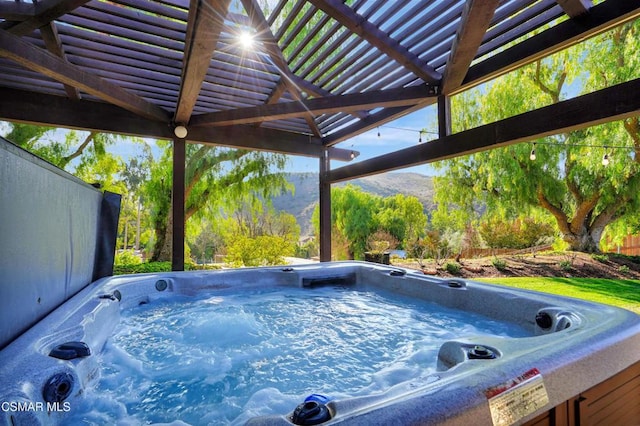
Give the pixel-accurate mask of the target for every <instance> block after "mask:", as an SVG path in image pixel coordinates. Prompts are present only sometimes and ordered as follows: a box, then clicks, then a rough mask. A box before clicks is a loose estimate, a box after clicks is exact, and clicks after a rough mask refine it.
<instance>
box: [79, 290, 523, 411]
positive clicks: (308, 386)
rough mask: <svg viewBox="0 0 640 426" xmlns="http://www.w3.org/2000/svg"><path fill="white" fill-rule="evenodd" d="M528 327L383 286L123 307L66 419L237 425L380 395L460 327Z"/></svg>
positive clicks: (430, 362)
mask: <svg viewBox="0 0 640 426" xmlns="http://www.w3.org/2000/svg"><path fill="white" fill-rule="evenodd" d="M484 334H488V335H493V336H505V337H524V336H530V335H531V333H530V332H528V331H525V330H523V329H521V328H519V327H518V326H516V325H514V324H507V323H502V322H497V321H495V320H492V319H489V318H486V317H483V316H481V315H478V314H474V313H470V312H463V311H457V310H454V309H449V308H446V307H443V306H440V305H437V304H433V303H430V302H425V301H416V300H414V299H409V298H407V297H402V296H399V295H393V294H391V293H384V292H375V293H372V292H364V291H353V290H347V289H341V288H338V289H336V288H316V289H313V290H309V289H295V288H289V289H286V290H277V291H273V290H270V291H268V292H253V293H240V294H225V295H220V294H216V295H211V294H200V295H198V296H197V297H188V296H176V297H175V298H173V299H164V300H157V301H154V302H153V303H151V304H143V305H140V306H138V307H135V308H132V309H130V310H128V311H125V312H123V315H122V318H121V323H120V325H119V326H118V330H117V332H116V333H115V335H114V336H113V337H112V338H111V339H109V340H108V342H107V344H106V346H105V349H104V351H103V353H102V354H101V355H100V364H101V379H100V381H99V383H98V384H97V386H96V387H95V388H93V389H87V390H86V395H85V396H86V398H84V399H83V400H82V402H81V403H80V405H79V406H76V407H74V413H73V415H72V417H70V418H69V419H68V424H106V423H117V422H125V423H137V424H140V423H163V422H172V421H175V420H177V419H179V420H181V421H184V422H187V423H191V424H240V423H244V422H245V421H246V420H248V419H249V418H251V417H254V416H259V415H268V414H281V413H286V412H289V411H291V409H292V408H293V407H295V406H296V405H297V404H298V403H299V402H300V401H301V400H302V399H304V397H305V396H306V395H309V394H310V393H320V394H324V395H329V396H331V397H334V398H345V397H351V396H358V395H371V394H375V393H378V392H382V391H384V390H386V389H389V388H390V387H391V386H393V385H396V384H398V383H401V382H403V381H406V380H409V379H415V378H420V377H422V378H423V380H425V381H428V380H435V378H434V373H435V367H436V365H435V364H436V363H435V360H436V358H437V353H438V348H439V347H440V346H441V344H442V343H443V342H445V341H446V340H449V339H453V338H459V337H461V336H472V335H484Z"/></svg>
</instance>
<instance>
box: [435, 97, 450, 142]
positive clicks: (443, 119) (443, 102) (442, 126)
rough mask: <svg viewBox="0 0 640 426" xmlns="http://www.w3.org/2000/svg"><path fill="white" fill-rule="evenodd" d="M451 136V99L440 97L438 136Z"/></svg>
mask: <svg viewBox="0 0 640 426" xmlns="http://www.w3.org/2000/svg"><path fill="white" fill-rule="evenodd" d="M450 134H451V98H449V96H447V95H440V96H438V136H439V137H441V138H444V137H445V136H449V135H450Z"/></svg>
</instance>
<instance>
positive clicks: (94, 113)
mask: <svg viewBox="0 0 640 426" xmlns="http://www.w3.org/2000/svg"><path fill="white" fill-rule="evenodd" d="M267 6H268V10H267ZM638 16H640V0H605V1H602V2H598V4H597V5H592V4H591V1H589V0H466V1H465V0H437V1H428V0H395V1H387V0H348V1H346V2H342V1H339V0H279V1H277V2H276V1H275V0H271V1H258V0H240V1H237V0H236V1H233V2H232V1H230V0H191V1H187V0H158V1H152V0H115V1H106V0H91V1H88V0H40V1H36V0H29V1H26V0H0V97H1V99H2V101H0V119H2V120H9V121H17V122H28V123H35V124H42V125H49V126H58V127H69V128H79V129H88V130H92V131H99V132H111V133H117V134H128V135H136V136H141V137H151V138H160V139H173V141H174V179H173V198H174V200H184V170H185V143H187V142H188V143H201V144H215V145H222V146H228V147H235V148H243V149H254V150H264V151H272V152H279V153H285V154H292V155H303V156H311V157H316V158H318V159H319V171H320V173H319V176H320V185H319V191H320V233H321V235H320V257H321V260H323V261H325V260H330V259H331V241H330V236H331V230H330V228H331V227H330V220H331V214H330V202H331V201H330V187H331V184H332V183H335V182H339V181H344V180H348V179H352V178H356V177H360V176H365V175H370V174H376V173H381V172H385V171H389V170H394V169H400V168H404V167H408V166H413V165H418V164H424V163H429V162H434V161H438V160H442V159H446V158H451V157H454V156H458V155H464V154H469V153H473V152H477V151H481V150H486V149H490V148H493V147H497V146H504V145H508V144H513V143H518V142H522V141H527V140H533V139H536V138H539V137H541V136H544V135H550V134H555V133H559V132H563V131H567V130H571V129H577V128H583V127H588V126H591V125H594V124H597V123H602V122H606V121H613V120H619V119H622V118H625V117H629V116H632V115H635V114H638V112H639V111H640V96H639V95H638V93H640V80H632V81H629V82H626V83H623V84H619V85H616V86H612V87H609V88H607V89H604V90H600V91H598V92H594V93H591V94H588V95H584V96H580V97H577V98H573V99H570V100H567V101H564V102H561V103H559V104H555V105H551V106H548V107H545V108H541V109H538V110H533V111H529V112H527V113H524V114H521V115H518V116H515V117H511V118H507V119H505V120H502V121H498V122H495V123H490V124H487V125H484V126H481V127H478V128H474V129H470V130H466V131H464V132H460V133H456V134H452V133H451V130H450V129H451V126H450V115H449V107H448V106H449V97H450V96H451V95H454V94H457V93H460V92H462V91H465V90H467V89H469V88H472V87H474V86H477V85H479V84H481V83H483V82H486V81H489V80H491V79H493V78H495V77H497V76H499V75H501V74H504V73H506V72H509V71H511V70H513V69H515V68H517V67H519V66H522V65H524V64H527V63H531V62H534V61H536V60H538V59H540V58H543V57H545V56H548V55H550V54H552V53H554V52H557V51H559V50H561V49H564V48H566V47H568V46H571V45H573V44H576V43H578V42H580V41H582V40H584V39H586V38H588V37H592V36H594V35H596V34H599V33H601V32H603V31H606V30H608V29H610V28H612V27H614V26H617V25H620V24H622V23H624V22H627V21H630V20H633V19H636V18H637V17H638ZM242 34H250V35H252V36H253V38H254V44H253V47H252V48H251V49H244V48H243V47H242V46H241V45H240V44H239V42H238V39H239V37H240V36H241V35H242ZM432 104H437V106H438V123H439V129H438V131H439V137H438V139H436V140H434V141H430V142H429V143H426V144H421V145H416V146H413V147H410V148H405V149H403V150H400V151H396V152H392V153H389V154H386V155H382V156H380V157H376V158H372V159H369V160H363V161H359V162H355V161H354V163H353V164H349V165H346V166H342V167H338V168H333V169H332V168H331V163H330V160H331V159H334V160H343V161H351V160H352V159H353V158H354V157H355V156H356V154H357V153H355V152H353V151H351V150H349V149H341V148H338V147H337V145H338V144H339V143H340V142H343V141H346V140H347V139H349V138H351V137H353V136H356V135H358V134H360V133H363V132H366V131H368V130H370V129H372V128H375V127H377V126H380V125H382V124H384V123H387V122H390V121H392V120H395V119H397V118H399V117H401V116H403V115H406V114H409V113H411V112H414V111H416V110H419V109H421V108H424V107H425V106H428V105H432ZM176 128H178V131H175V130H176ZM180 130H183V131H184V130H186V131H187V132H186V135H185V134H184V133H181V132H180ZM173 218H174V220H173V226H174V233H173V235H174V241H173V266H174V269H176V270H179V269H181V268H182V265H183V261H184V205H183V203H181V202H174V203H173Z"/></svg>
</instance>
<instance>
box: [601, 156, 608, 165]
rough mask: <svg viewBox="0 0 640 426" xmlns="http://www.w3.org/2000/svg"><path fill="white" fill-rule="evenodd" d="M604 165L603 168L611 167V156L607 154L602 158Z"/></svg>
mask: <svg viewBox="0 0 640 426" xmlns="http://www.w3.org/2000/svg"><path fill="white" fill-rule="evenodd" d="M602 165H603V166H608V165H609V154H607V153H605V154H604V155H603V156H602Z"/></svg>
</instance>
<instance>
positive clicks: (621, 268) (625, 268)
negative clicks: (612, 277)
mask: <svg viewBox="0 0 640 426" xmlns="http://www.w3.org/2000/svg"><path fill="white" fill-rule="evenodd" d="M618 271H619V272H620V273H622V274H628V273H629V272H630V271H631V270H630V269H629V267H628V266H627V265H620V266H618Z"/></svg>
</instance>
